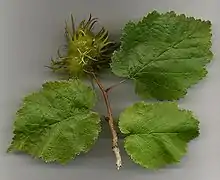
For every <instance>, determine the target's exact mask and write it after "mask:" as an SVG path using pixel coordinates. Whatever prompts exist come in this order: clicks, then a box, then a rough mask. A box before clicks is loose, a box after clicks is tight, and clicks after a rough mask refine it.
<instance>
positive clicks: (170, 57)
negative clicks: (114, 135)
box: [111, 11, 213, 100]
mask: <svg viewBox="0 0 220 180" xmlns="http://www.w3.org/2000/svg"><path fill="white" fill-rule="evenodd" d="M210 48H211V23H210V22H209V21H202V20H200V19H195V18H193V17H186V16H185V15H183V14H181V15H176V14H175V13H174V12H168V13H164V14H159V13H158V12H156V11H153V12H152V13H149V14H148V15H147V16H146V17H144V18H143V19H142V20H141V21H139V22H137V23H135V22H129V23H127V24H126V26H125V27H124V29H123V33H122V37H121V47H120V50H118V51H116V52H115V53H114V55H113V58H112V63H111V68H112V72H113V73H114V74H115V75H117V76H120V77H126V78H129V79H133V80H134V81H135V84H136V88H135V91H136V93H137V94H138V95H140V96H141V97H143V98H156V99H158V100H175V99H179V98H181V97H183V96H184V95H185V94H186V93H187V89H188V88H189V87H190V86H191V85H193V84H196V83H197V82H198V81H199V80H201V79H202V78H203V77H205V76H206V74H207V70H206V68H205V66H206V65H207V64H208V63H209V62H210V61H211V59H212V56H213V54H212V52H211V50H210Z"/></svg>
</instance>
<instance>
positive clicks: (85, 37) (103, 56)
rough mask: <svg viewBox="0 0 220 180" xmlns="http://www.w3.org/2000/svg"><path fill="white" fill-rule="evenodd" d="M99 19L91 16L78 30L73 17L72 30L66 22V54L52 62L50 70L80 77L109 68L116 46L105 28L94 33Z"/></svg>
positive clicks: (59, 54) (59, 55)
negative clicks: (86, 73)
mask: <svg viewBox="0 0 220 180" xmlns="http://www.w3.org/2000/svg"><path fill="white" fill-rule="evenodd" d="M96 23H97V18H93V17H92V16H91V14H90V17H89V19H88V20H87V21H86V20H83V21H81V23H80V24H79V26H78V27H77V28H76V27H75V23H74V19H73V16H72V15H71V28H70V27H69V26H68V24H67V22H66V27H65V37H66V45H65V46H64V47H65V50H66V53H65V55H64V56H62V55H61V53H60V50H59V49H58V53H57V54H58V58H56V59H55V60H54V59H52V60H51V66H50V68H51V69H52V70H53V71H55V72H57V71H58V72H60V71H61V72H65V73H68V75H69V76H71V77H79V76H82V75H83V74H85V72H91V71H92V72H97V71H99V70H100V69H102V68H104V67H106V66H108V64H109V62H110V59H111V55H112V53H113V51H114V50H115V47H116V44H115V43H114V42H111V41H109V34H108V31H107V30H106V29H105V28H104V27H103V28H102V29H101V30H100V31H99V32H97V33H95V32H93V28H94V26H95V24H96Z"/></svg>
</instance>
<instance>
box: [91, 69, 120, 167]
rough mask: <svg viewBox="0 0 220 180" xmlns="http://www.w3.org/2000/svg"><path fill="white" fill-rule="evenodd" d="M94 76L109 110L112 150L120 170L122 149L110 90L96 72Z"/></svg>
mask: <svg viewBox="0 0 220 180" xmlns="http://www.w3.org/2000/svg"><path fill="white" fill-rule="evenodd" d="M93 77H94V79H95V82H96V84H97V85H98V86H99V89H100V90H101V92H102V95H103V98H104V100H105V105H106V108H107V112H108V117H107V119H108V124H109V127H110V130H111V133H112V151H113V152H114V154H115V157H116V167H117V169H118V170H119V169H120V167H121V166H122V160H121V154H120V149H119V147H118V135H117V132H116V130H115V127H114V120H113V116H112V110H111V106H110V102H109V99H108V90H105V88H104V87H103V85H102V84H101V82H100V81H99V79H98V78H97V77H96V75H95V74H94V73H93Z"/></svg>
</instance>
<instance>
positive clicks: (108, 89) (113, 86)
mask: <svg viewBox="0 0 220 180" xmlns="http://www.w3.org/2000/svg"><path fill="white" fill-rule="evenodd" d="M125 81H126V79H124V80H122V81H120V82H119V83H117V84H114V85H112V86H110V87H108V88H107V89H106V90H105V92H107V93H108V92H109V91H111V90H112V89H113V88H115V87H117V86H119V85H120V84H122V83H124V82H125Z"/></svg>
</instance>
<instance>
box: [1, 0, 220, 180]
mask: <svg viewBox="0 0 220 180" xmlns="http://www.w3.org/2000/svg"><path fill="white" fill-rule="evenodd" d="M219 7H220V1H218V0H209V1H208V0H62V1H61V0H1V1H0V22H1V27H0V51H1V53H0V62H1V65H0V91H1V92H0V166H1V167H0V179H1V180H61V179H62V180H73V179H74V180H85V179H90V180H93V179H94V180H99V179H106V180H110V179H111V180H112V179H119V180H125V179H126V180H128V179H129V180H145V179H147V180H186V179H187V180H219V179H220V131H219V128H220V111H219V107H220V101H219V100H220V96H219V93H220V80H219V77H220V60H219V59H220V48H219V47H220V19H219V17H220V11H217V10H219ZM154 9H157V10H160V11H169V10H174V11H177V12H179V13H186V14H187V15H190V16H196V17H199V18H203V19H207V20H211V21H212V23H213V52H214V54H215V57H214V60H213V62H212V63H211V64H209V66H208V70H209V74H208V76H207V78H205V79H204V80H203V81H200V83H199V84H198V85H196V86H194V87H193V88H191V89H190V90H189V92H188V94H187V96H186V97H185V98H184V99H183V100H181V101H180V105H181V106H182V107H184V108H188V109H191V110H193V111H194V112H195V114H196V115H197V116H198V118H199V119H200V121H201V136H200V138H198V139H197V140H195V141H193V142H192V143H190V147H189V152H188V154H187V156H186V157H185V158H184V159H183V160H182V162H181V163H180V164H179V165H178V166H172V167H169V168H165V169H161V170H160V171H158V172H152V171H147V170H145V169H143V168H141V167H139V166H137V165H135V164H133V163H132V162H131V161H129V158H128V157H127V156H126V155H125V154H124V153H123V154H124V155H123V159H124V163H125V165H124V167H123V168H122V169H121V171H119V172H118V171H116V170H115V165H114V161H115V159H114V156H113V155H112V152H111V142H110V139H108V138H103V139H102V140H101V141H99V142H98V143H97V145H96V147H95V148H94V149H93V150H92V151H91V152H90V153H89V154H88V155H85V156H80V157H78V158H77V160H76V161H73V162H71V164H69V165H68V166H65V167H62V166H59V165H55V164H53V165H46V164H44V163H42V162H41V161H38V160H33V159H31V158H30V157H29V156H26V155H21V154H20V155H15V154H6V152H5V151H6V149H7V147H8V144H9V142H10V140H11V137H12V132H11V131H12V122H13V116H14V113H15V111H16V110H17V108H18V105H19V103H20V100H21V99H22V97H23V96H24V95H25V94H26V93H29V92H32V91H33V90H37V89H38V88H39V87H40V85H41V84H42V83H43V82H44V80H48V79H53V78H54V76H53V75H51V73H50V72H49V71H48V70H47V69H46V68H44V65H48V64H49V61H50V57H51V56H52V55H55V53H56V49H57V47H58V46H59V45H60V44H61V43H62V42H63V28H64V21H65V19H66V18H68V17H69V14H70V13H71V12H72V13H73V14H74V16H75V17H76V18H77V19H78V20H82V18H86V17H87V16H88V15H89V13H90V12H91V13H92V14H93V15H94V16H96V17H99V18H100V21H101V23H102V25H104V26H106V28H107V29H109V30H110V32H111V33H112V34H113V35H117V34H118V33H119V32H120V28H121V27H122V26H123V24H124V23H125V22H126V21H128V20H129V19H138V18H140V17H142V16H143V15H144V14H146V13H147V12H149V11H152V10H154ZM103 81H104V82H105V83H106V84H108V85H109V84H112V83H114V82H117V81H118V79H116V78H110V77H109V76H105V77H104V78H103ZM136 100H138V98H137V97H136V96H135V94H134V92H133V87H132V85H122V86H121V87H119V88H117V89H115V90H114V91H113V92H112V94H111V102H112V105H113V111H114V113H115V114H116V115H117V114H118V112H119V111H121V110H122V109H123V108H124V107H125V106H127V105H129V104H131V103H132V102H134V101H136ZM97 109H99V110H100V111H101V112H104V109H103V106H102V104H101V103H100V104H99V105H98V106H97Z"/></svg>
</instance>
